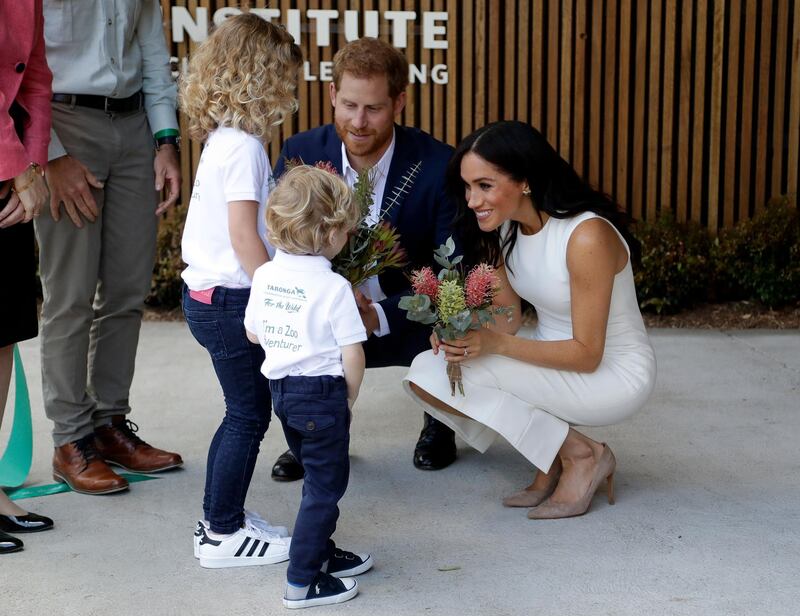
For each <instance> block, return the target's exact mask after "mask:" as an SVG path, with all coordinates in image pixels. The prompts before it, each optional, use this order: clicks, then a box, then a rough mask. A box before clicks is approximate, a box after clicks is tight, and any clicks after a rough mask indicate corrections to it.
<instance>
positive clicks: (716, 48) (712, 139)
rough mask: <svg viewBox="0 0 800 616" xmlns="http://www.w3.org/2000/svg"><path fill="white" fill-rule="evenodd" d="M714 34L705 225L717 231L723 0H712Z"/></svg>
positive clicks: (723, 37) (723, 42) (723, 25)
mask: <svg viewBox="0 0 800 616" xmlns="http://www.w3.org/2000/svg"><path fill="white" fill-rule="evenodd" d="M713 11H714V13H713V15H714V31H713V37H712V40H713V43H712V49H711V110H712V111H711V117H710V118H709V120H710V134H709V156H708V226H709V228H711V229H714V230H716V229H717V228H718V223H719V208H720V194H719V180H720V172H721V148H722V144H721V141H722V126H721V124H722V118H721V117H720V113H719V110H720V108H721V107H722V76H723V71H724V66H723V65H722V54H723V49H724V44H725V1H724V0H714V3H713Z"/></svg>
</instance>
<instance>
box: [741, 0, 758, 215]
mask: <svg viewBox="0 0 800 616" xmlns="http://www.w3.org/2000/svg"><path fill="white" fill-rule="evenodd" d="M757 18H758V2H757V0H747V6H746V7H745V21H744V23H745V30H744V48H743V51H744V58H743V61H742V72H741V74H742V120H741V136H742V141H741V147H740V148H739V155H740V161H739V177H738V181H739V209H738V213H737V219H739V220H741V219H743V218H747V217H748V215H749V208H750V187H751V186H752V183H751V181H750V178H751V175H752V165H751V161H752V156H751V151H752V146H753V142H754V135H753V79H754V72H755V64H756V23H757Z"/></svg>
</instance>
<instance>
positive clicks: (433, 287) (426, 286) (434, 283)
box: [411, 267, 439, 301]
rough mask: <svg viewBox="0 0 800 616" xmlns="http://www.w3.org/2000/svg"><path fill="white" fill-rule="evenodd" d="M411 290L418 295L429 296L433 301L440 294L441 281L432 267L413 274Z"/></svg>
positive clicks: (415, 271)
mask: <svg viewBox="0 0 800 616" xmlns="http://www.w3.org/2000/svg"><path fill="white" fill-rule="evenodd" d="M411 288H412V289H413V290H414V293H415V294H417V295H427V296H428V297H430V298H431V300H432V301H434V300H435V299H436V295H437V294H438V293H439V279H438V278H437V277H436V274H434V273H433V270H432V269H431V268H430V267H423V268H422V269H418V270H414V271H413V272H411Z"/></svg>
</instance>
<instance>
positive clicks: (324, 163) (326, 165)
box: [314, 160, 339, 176]
mask: <svg viewBox="0 0 800 616" xmlns="http://www.w3.org/2000/svg"><path fill="white" fill-rule="evenodd" d="M314 166H315V167H316V168H317V169H322V170H323V171H327V172H328V173H330V174H332V175H336V176H338V175H339V172H338V171H337V170H336V166H335V165H334V164H333V163H332V162H330V161H329V160H321V161H319V162H317V164H315V165H314Z"/></svg>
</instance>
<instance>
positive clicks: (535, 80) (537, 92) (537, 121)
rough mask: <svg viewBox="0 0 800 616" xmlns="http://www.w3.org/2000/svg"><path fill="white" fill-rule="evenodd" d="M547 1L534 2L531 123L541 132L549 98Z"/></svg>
mask: <svg viewBox="0 0 800 616" xmlns="http://www.w3.org/2000/svg"><path fill="white" fill-rule="evenodd" d="M545 2H546V0H534V4H533V15H532V22H533V26H532V29H531V36H530V41H531V71H530V74H531V105H530V121H531V124H533V125H534V126H535V127H536V128H537V129H538V130H539V131H544V129H545V117H544V109H545V104H544V101H545V97H546V96H547V67H546V66H545V65H544V40H545V23H544V5H545Z"/></svg>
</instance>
